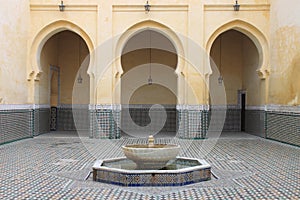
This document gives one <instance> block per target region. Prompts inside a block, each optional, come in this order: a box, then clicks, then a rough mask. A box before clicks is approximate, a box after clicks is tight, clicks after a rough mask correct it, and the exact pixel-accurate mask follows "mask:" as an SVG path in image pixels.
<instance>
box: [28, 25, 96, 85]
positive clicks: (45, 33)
mask: <svg viewBox="0 0 300 200" xmlns="http://www.w3.org/2000/svg"><path fill="white" fill-rule="evenodd" d="M65 30H69V31H72V32H74V33H76V34H78V35H79V36H80V37H81V38H82V39H83V40H84V41H85V43H86V45H87V47H88V50H89V52H90V56H91V57H90V63H89V66H92V63H93V61H94V58H93V54H92V53H91V52H92V51H93V50H94V44H93V41H92V40H91V38H90V36H89V35H88V34H87V33H86V32H85V31H84V30H83V29H82V28H80V27H79V26H78V25H76V24H74V23H73V22H70V21H67V20H59V21H55V22H52V23H50V24H48V25H46V26H44V27H43V28H42V29H41V30H40V31H39V32H38V34H37V35H36V36H35V37H34V39H33V42H32V45H31V47H30V56H29V63H28V68H27V75H28V77H27V79H28V80H30V79H34V80H39V76H40V75H41V73H42V69H41V63H40V55H41V51H42V49H43V46H44V45H45V43H46V42H47V41H48V40H49V39H50V38H51V37H52V36H53V35H55V34H56V33H59V32H61V31H65ZM89 71H90V70H88V74H89V75H90V76H93V74H91V73H90V72H89Z"/></svg>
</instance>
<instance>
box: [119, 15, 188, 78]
mask: <svg viewBox="0 0 300 200" xmlns="http://www.w3.org/2000/svg"><path fill="white" fill-rule="evenodd" d="M147 29H151V30H153V31H156V32H158V33H161V34H162V35H164V36H165V37H166V38H168V39H169V40H170V42H171V43H172V44H173V46H174V47H175V49H176V53H177V55H178V63H177V67H176V70H175V73H176V74H179V73H180V72H181V71H182V68H183V67H184V49H183V45H182V42H181V40H180V38H179V36H178V35H177V34H176V33H175V32H174V31H173V30H171V29H170V28H169V27H167V26H166V25H164V24H162V23H159V22H156V21H153V20H146V21H142V22H138V23H136V24H134V25H132V26H131V27H129V28H128V29H127V30H126V31H125V32H124V33H123V34H122V35H121V36H120V37H119V38H118V39H117V44H116V49H115V58H116V65H115V66H116V74H117V75H119V76H121V75H122V74H123V69H122V65H121V55H122V51H123V48H124V47H125V45H126V44H127V42H128V41H129V40H130V38H132V37H133V36H134V35H136V34H138V33H140V32H142V31H145V30H147Z"/></svg>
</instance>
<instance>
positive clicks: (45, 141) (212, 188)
mask: <svg viewBox="0 0 300 200" xmlns="http://www.w3.org/2000/svg"><path fill="white" fill-rule="evenodd" d="M52 136H53V135H52ZM52 136H50V137H47V135H43V136H40V137H37V138H34V139H26V140H23V141H18V142H14V143H10V144H5V145H2V146H0V160H1V162H0V166H1V172H0V176H1V179H0V186H1V187H0V198H1V199H76V198H77V199H95V198H96V199H149V200H150V199H151V200H152V199H153V200H154V199H155V200H156V199H161V200H163V199H299V197H300V188H299V185H300V169H299V166H300V148H298V147H293V146H289V145H285V144H280V143H277V142H273V141H268V140H265V139H261V138H247V139H232V138H225V139H220V140H218V142H217V143H216V145H215V146H214V148H213V149H212V151H211V152H209V154H208V155H207V156H206V158H205V159H206V160H207V161H208V162H209V163H210V164H211V165H212V171H213V172H214V173H215V174H216V175H217V176H218V177H219V179H218V180H211V181H207V182H202V183H198V184H193V185H189V186H184V187H164V188H163V187H154V188H153V187H151V188H150V187H145V188H140V187H139V188H126V187H118V186H113V185H108V184H104V183H97V182H93V181H92V179H91V177H90V178H89V179H88V180H86V181H85V180H84V179H85V177H86V175H87V174H88V172H89V171H90V170H91V166H92V164H93V163H94V161H95V159H97V158H109V157H119V156H122V155H123V154H122V152H121V151H120V146H121V145H124V144H127V143H133V142H138V143H144V142H145V140H144V139H132V138H126V139H121V140H97V139H87V138H83V139H81V140H80V139H79V138H75V137H73V138H72V137H52ZM164 141H165V142H169V141H172V142H174V143H179V144H180V145H181V146H182V147H183V148H184V149H185V148H188V149H189V151H181V153H180V155H181V156H192V157H197V158H201V157H202V156H201V155H202V154H205V149H203V148H202V147H203V145H204V144H207V143H212V144H213V143H214V142H215V139H210V140H205V141H203V140H198V141H191V140H180V139H174V140H170V139H166V138H161V139H158V141H157V142H164Z"/></svg>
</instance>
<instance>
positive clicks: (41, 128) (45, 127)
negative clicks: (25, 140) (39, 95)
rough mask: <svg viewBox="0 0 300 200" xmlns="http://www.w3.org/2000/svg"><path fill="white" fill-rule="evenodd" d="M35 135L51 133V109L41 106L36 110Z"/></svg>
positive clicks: (34, 117)
mask: <svg viewBox="0 0 300 200" xmlns="http://www.w3.org/2000/svg"><path fill="white" fill-rule="evenodd" d="M33 119H34V136H36V135H39V134H43V133H49V131H50V109H49V108H40V109H35V110H34V116H33Z"/></svg>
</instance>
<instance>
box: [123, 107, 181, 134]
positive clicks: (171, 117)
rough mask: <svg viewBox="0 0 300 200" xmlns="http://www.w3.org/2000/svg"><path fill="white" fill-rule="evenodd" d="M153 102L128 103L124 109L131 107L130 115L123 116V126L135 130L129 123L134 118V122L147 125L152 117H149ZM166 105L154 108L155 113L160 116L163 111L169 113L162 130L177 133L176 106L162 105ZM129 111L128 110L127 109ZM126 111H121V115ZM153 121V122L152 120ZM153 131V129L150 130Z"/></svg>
mask: <svg viewBox="0 0 300 200" xmlns="http://www.w3.org/2000/svg"><path fill="white" fill-rule="evenodd" d="M151 106H152V105H151V104H145V105H143V104H140V105H126V106H124V107H125V108H123V109H129V113H130V117H131V118H128V117H123V116H122V118H121V124H122V127H124V128H125V130H128V131H133V132H134V131H135V130H133V129H132V128H133V127H131V126H130V123H128V121H129V120H132V121H133V122H134V123H136V124H137V125H139V126H142V127H143V126H147V125H148V124H149V123H150V122H151V119H150V117H149V110H150V108H151ZM162 106H164V108H163V109H161V108H155V109H152V112H155V115H157V116H160V113H161V112H166V113H167V119H166V122H165V125H164V127H163V128H162V130H161V131H160V132H173V133H175V132H176V130H177V123H176V122H177V120H176V107H175V106H174V105H162ZM127 112H128V111H127ZM124 113H125V111H124V110H123V112H122V113H121V115H122V114H123V115H124ZM152 123H153V122H152ZM149 131H152V130H149Z"/></svg>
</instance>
